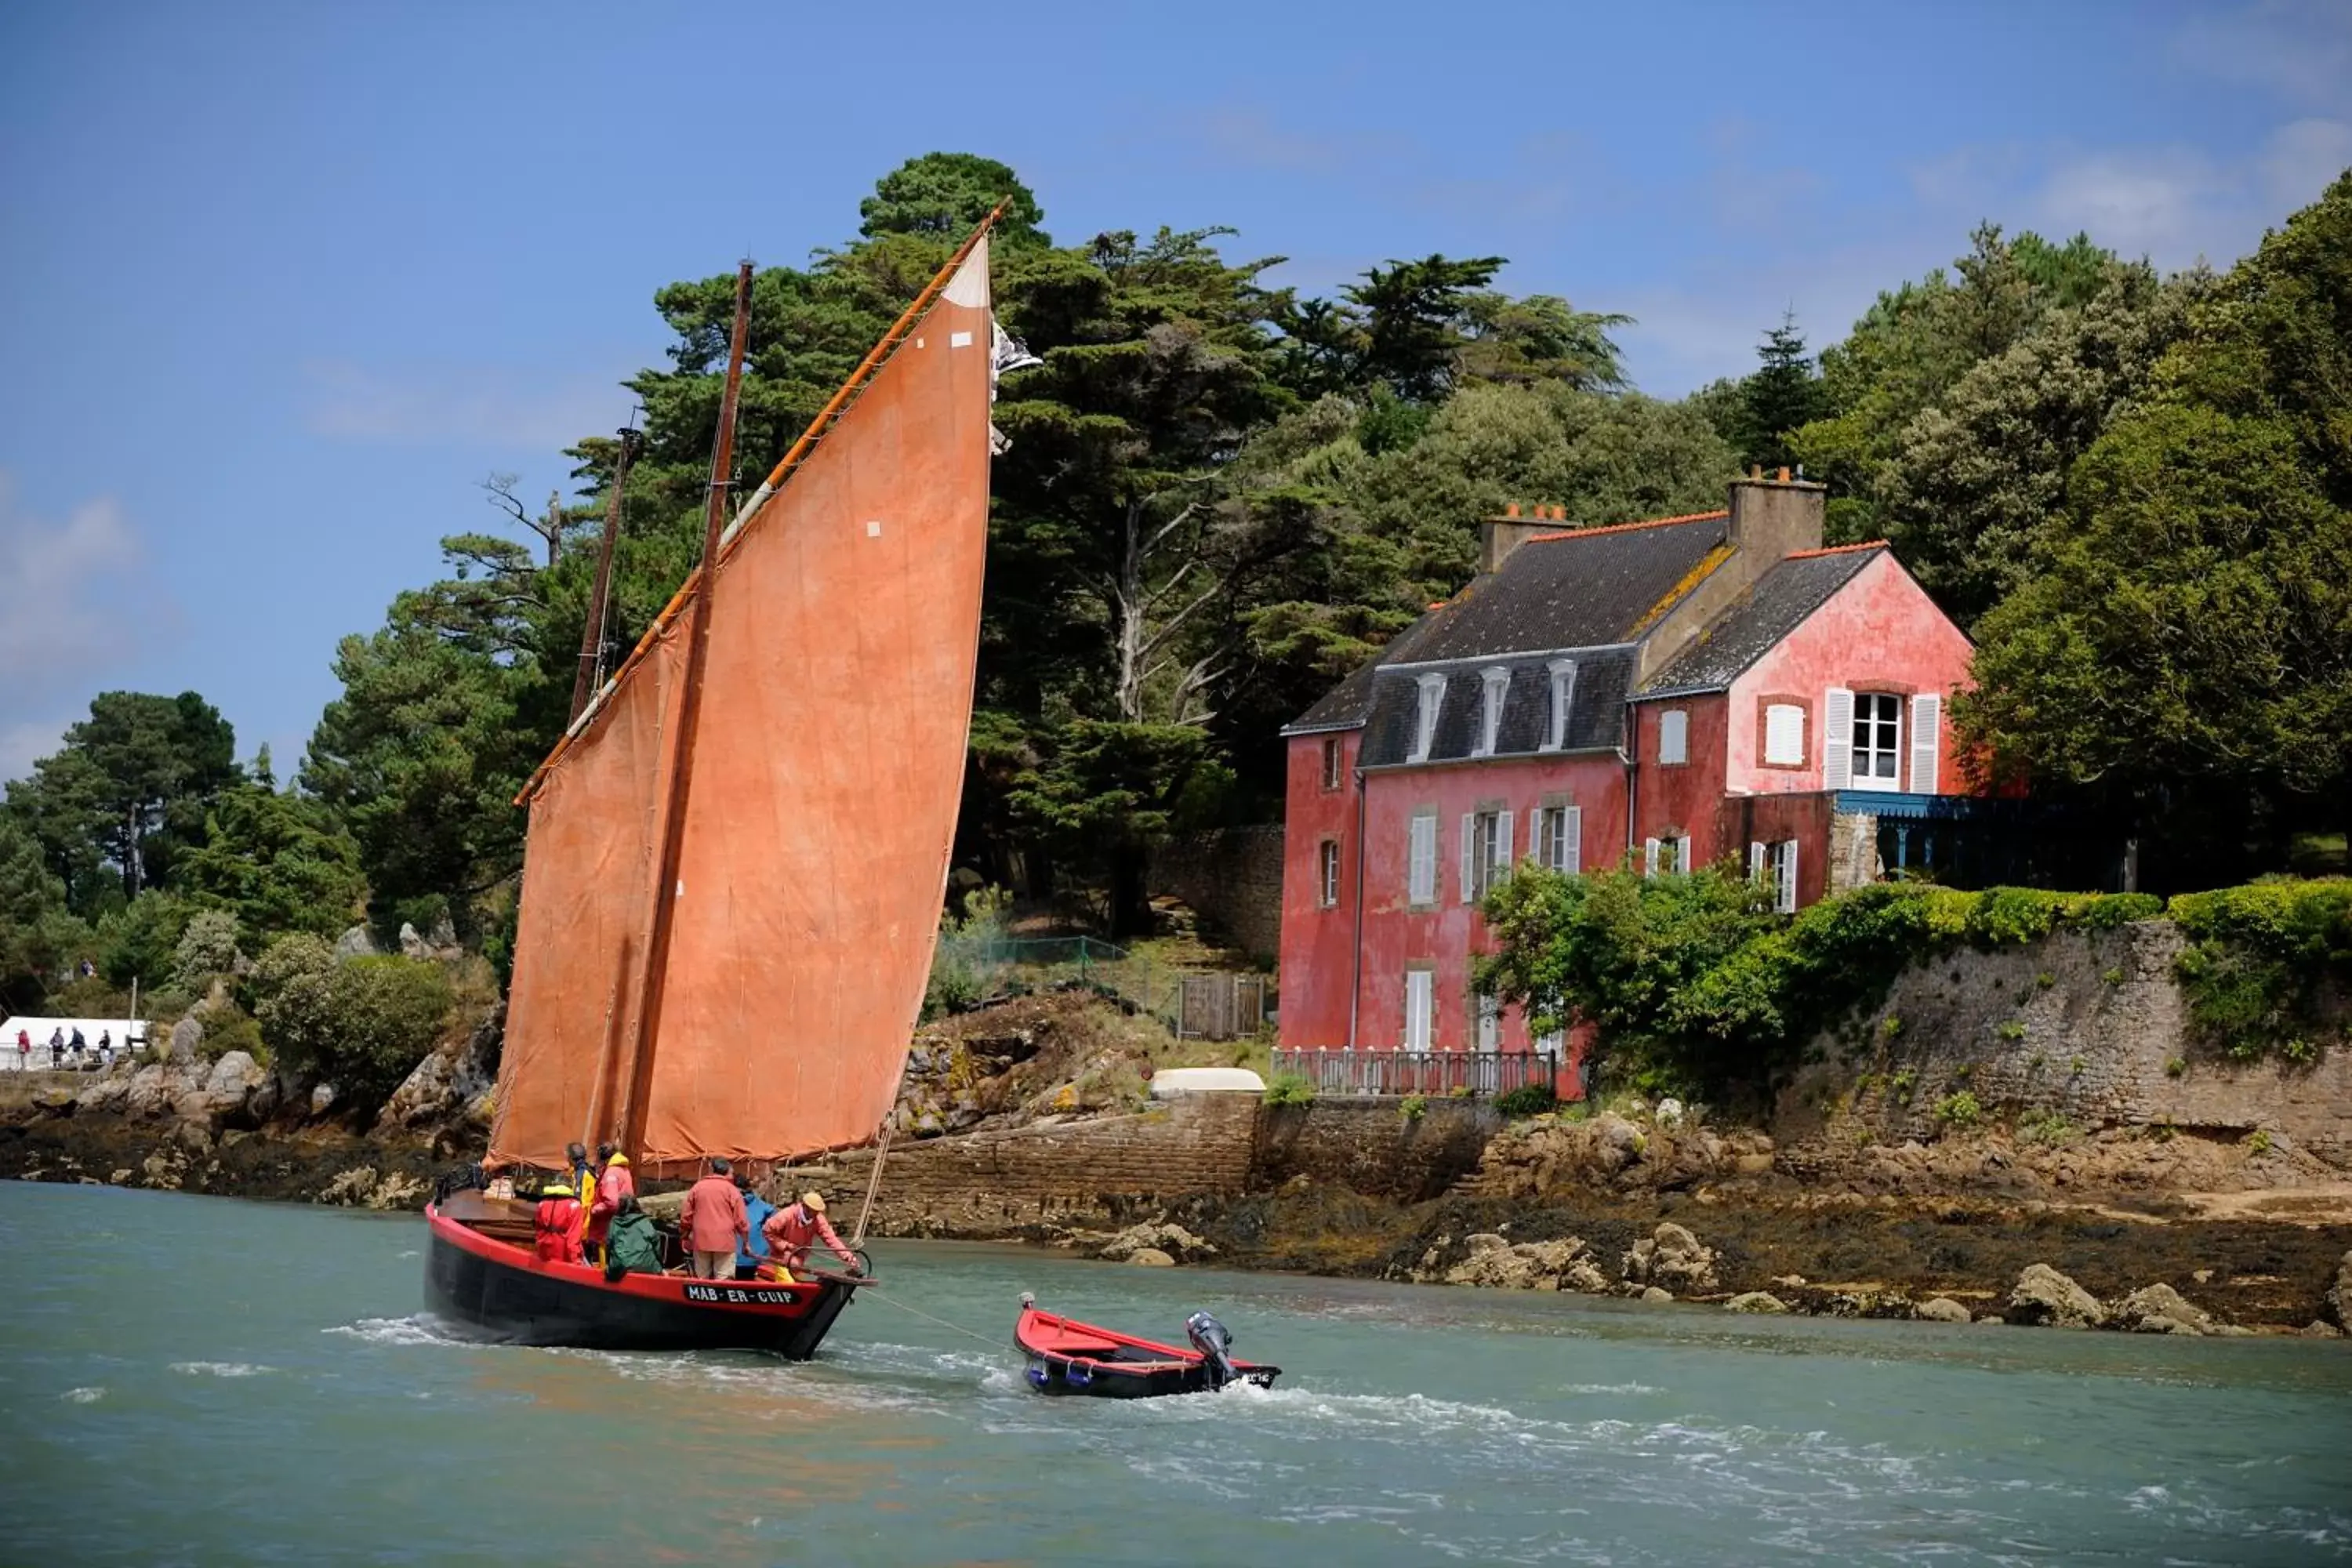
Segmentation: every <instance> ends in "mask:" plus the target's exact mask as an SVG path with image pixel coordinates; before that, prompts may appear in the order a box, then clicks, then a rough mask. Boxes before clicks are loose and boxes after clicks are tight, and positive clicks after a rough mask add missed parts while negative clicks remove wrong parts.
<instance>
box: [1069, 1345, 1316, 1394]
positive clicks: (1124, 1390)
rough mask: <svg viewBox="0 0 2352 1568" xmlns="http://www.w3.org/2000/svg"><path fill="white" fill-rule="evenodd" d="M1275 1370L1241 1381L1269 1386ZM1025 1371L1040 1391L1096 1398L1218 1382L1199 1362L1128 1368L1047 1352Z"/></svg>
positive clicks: (1189, 1389)
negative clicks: (1078, 1359) (1183, 1364)
mask: <svg viewBox="0 0 2352 1568" xmlns="http://www.w3.org/2000/svg"><path fill="white" fill-rule="evenodd" d="M1271 1372H1272V1369H1270V1368H1269V1369H1267V1373H1268V1374H1267V1375H1265V1376H1257V1375H1253V1374H1252V1373H1243V1374H1242V1378H1241V1381H1243V1382H1244V1383H1254V1384H1257V1385H1258V1386H1259V1387H1261V1388H1265V1387H1269V1386H1271V1385H1272V1384H1273V1382H1274V1378H1273V1376H1272V1375H1271ZM1024 1375H1026V1377H1027V1378H1028V1381H1029V1386H1030V1387H1032V1388H1034V1389H1035V1390H1036V1391H1037V1392H1038V1393H1040V1394H1078V1395H1083V1396H1086V1397H1088V1398H1094V1399H1158V1398H1160V1397H1161V1396H1162V1395H1165V1394H1207V1393H1210V1392H1211V1391H1212V1390H1213V1388H1214V1387H1215V1386H1216V1385H1215V1384H1212V1383H1211V1382H1210V1381H1209V1374H1208V1373H1207V1372H1206V1371H1204V1370H1203V1369H1202V1368H1200V1367H1197V1366H1185V1367H1162V1368H1159V1369H1156V1370H1148V1371H1147V1370H1139V1371H1135V1372H1128V1371H1124V1370H1122V1369H1121V1368H1120V1367H1119V1366H1118V1365H1117V1364H1116V1363H1103V1362H1093V1363H1089V1362H1086V1361H1068V1360H1065V1359H1064V1358H1062V1357H1060V1356H1046V1355H1032V1356H1031V1357H1030V1358H1029V1367H1028V1371H1027V1373H1025V1374H1024Z"/></svg>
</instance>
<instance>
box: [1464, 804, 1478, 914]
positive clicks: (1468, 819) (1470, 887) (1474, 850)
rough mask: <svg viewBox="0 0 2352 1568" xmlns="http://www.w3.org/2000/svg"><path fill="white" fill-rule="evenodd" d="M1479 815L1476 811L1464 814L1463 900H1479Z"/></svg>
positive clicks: (1466, 902)
mask: <svg viewBox="0 0 2352 1568" xmlns="http://www.w3.org/2000/svg"><path fill="white" fill-rule="evenodd" d="M1477 856H1478V817H1477V815H1476V814H1475V812H1466V811H1465V812H1464V813H1463V814H1462V901H1463V902H1464V903H1465V904H1475V903H1476V902H1477V901H1478V890H1477V889H1478V884H1477V875H1478V859H1477Z"/></svg>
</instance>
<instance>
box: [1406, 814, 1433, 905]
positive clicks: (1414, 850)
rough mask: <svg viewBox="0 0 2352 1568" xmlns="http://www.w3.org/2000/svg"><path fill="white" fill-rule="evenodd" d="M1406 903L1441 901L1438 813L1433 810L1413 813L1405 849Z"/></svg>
mask: <svg viewBox="0 0 2352 1568" xmlns="http://www.w3.org/2000/svg"><path fill="white" fill-rule="evenodd" d="M1405 902H1407V903H1409V904H1433V903H1435V902H1437V813H1435V812H1433V811H1417V812H1415V813H1413V815H1412V831H1411V837H1409V839H1408V840H1407V843H1406V848H1405Z"/></svg>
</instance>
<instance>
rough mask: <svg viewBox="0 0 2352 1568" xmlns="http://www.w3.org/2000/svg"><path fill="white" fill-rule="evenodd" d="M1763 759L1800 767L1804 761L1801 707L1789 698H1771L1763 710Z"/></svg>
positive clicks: (1803, 720)
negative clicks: (1782, 700)
mask: <svg viewBox="0 0 2352 1568" xmlns="http://www.w3.org/2000/svg"><path fill="white" fill-rule="evenodd" d="M1764 760H1765V762H1766V763H1769V764H1771V765H1773V766H1775V767H1802V766H1803V765H1804V762H1805V710H1803V709H1802V708H1800V707H1798V706H1797V705H1796V704H1795V703H1793V702H1775V703H1773V704H1772V705H1771V706H1769V707H1768V708H1766V709H1765V710H1764Z"/></svg>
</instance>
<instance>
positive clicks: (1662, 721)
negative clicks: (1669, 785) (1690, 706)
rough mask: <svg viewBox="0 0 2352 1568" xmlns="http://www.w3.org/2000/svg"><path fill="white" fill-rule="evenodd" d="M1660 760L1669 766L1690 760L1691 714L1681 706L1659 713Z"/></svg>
mask: <svg viewBox="0 0 2352 1568" xmlns="http://www.w3.org/2000/svg"><path fill="white" fill-rule="evenodd" d="M1658 761H1659V762H1660V763H1663V764H1664V765H1665V766H1667V767H1675V766H1679V765H1680V764H1682V763H1686V762H1688V761H1690V715H1689V714H1688V713H1687V712H1685V711H1684V710H1682V709H1680V708H1669V709H1667V710H1665V711H1664V712H1663V713H1660V714H1659V715H1658Z"/></svg>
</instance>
